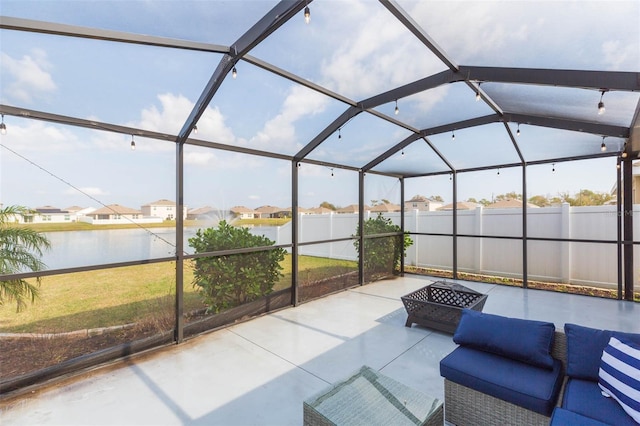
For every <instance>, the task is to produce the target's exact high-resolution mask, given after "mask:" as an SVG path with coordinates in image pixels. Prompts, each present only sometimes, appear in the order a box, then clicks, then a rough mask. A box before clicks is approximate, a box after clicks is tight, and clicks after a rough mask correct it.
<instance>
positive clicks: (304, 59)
mask: <svg viewBox="0 0 640 426" xmlns="http://www.w3.org/2000/svg"><path fill="white" fill-rule="evenodd" d="M399 4H400V5H401V6H402V7H403V8H404V9H406V10H407V11H408V12H410V13H411V14H412V16H413V17H414V19H415V21H416V22H417V23H418V24H419V25H421V27H422V28H423V29H424V30H425V31H426V32H427V33H428V34H429V35H430V36H431V37H432V38H433V39H434V40H436V41H437V43H438V44H439V46H440V47H441V48H442V49H443V50H444V51H445V52H446V53H447V54H448V56H449V57H451V58H452V59H453V60H454V61H455V62H456V63H458V64H469V65H478V66H502V67H531V68H557V69H587V70H606V71H634V72H638V71H640V47H639V46H640V29H639V28H640V25H639V23H640V3H639V2H637V1H596V2H588V1H586V2H585V1H575V2H572V1H538V2H522V1H513V2H493V1H491V2H490V1H475V2H462V1H455V2H450V1H448V2H431V1H420V2H419V1H406V0H404V1H399ZM273 5H275V2H273V1H249V2H240V1H237V2H234V1H206V0H200V1H182V2H179V1H170V0H167V1H127V2H123V1H115V0H111V1H82V0H76V1H56V2H53V1H30V0H26V1H25V0H20V1H14V0H2V4H1V6H0V7H1V8H0V13H1V14H2V15H3V16H11V17H20V18H27V19H36V20H43V21H51V22H57V23H65V24H72V25H81V26H93V27H97V28H102V29H108V30H115V31H126V32H131V33H138V34H149V35H157V36H162V37H170V38H176V39H186V40H192V41H201V42H206V43H213V44H218V45H223V46H228V45H230V44H231V43H233V42H234V41H235V40H236V39H237V38H238V37H240V36H241V35H242V34H243V32H244V31H246V29H248V28H249V27H250V26H251V25H252V24H253V23H254V22H256V21H257V20H258V19H259V18H260V17H261V16H262V15H263V14H264V13H266V12H267V11H268V10H269V9H270V8H271V7H273ZM310 8H311V13H312V17H311V22H310V23H309V24H308V25H307V24H305V23H304V21H303V19H302V16H300V19H296V18H293V19H292V20H290V21H289V22H287V23H286V24H285V25H284V26H283V27H282V28H280V29H279V30H278V31H276V32H275V33H274V34H273V35H272V36H271V37H269V38H268V39H267V40H265V41H264V42H263V43H261V44H260V45H258V46H257V47H256V48H255V49H253V50H252V51H251V52H250V54H251V55H252V56H254V57H257V58H259V59H261V60H264V61H267V62H269V63H271V64H273V65H276V66H278V67H280V68H283V69H285V70H287V71H290V72H293V73H296V74H298V75H300V76H301V77H303V78H305V79H308V80H310V81H312V82H314V83H317V84H320V85H322V86H324V87H326V88H328V89H329V90H332V91H335V92H337V93H340V94H342V95H343V96H346V97H348V98H349V99H352V100H355V101H359V100H363V99H366V98H368V97H371V96H374V95H377V94H379V93H382V92H384V91H387V90H390V89H392V88H394V87H397V86H399V85H402V84H407V83H410V82H412V81H415V80H418V79H420V78H424V77H426V76H429V75H432V74H435V73H437V72H440V71H443V70H445V69H446V66H445V65H444V64H443V63H442V62H441V61H439V60H438V59H437V58H436V57H435V56H434V55H433V54H432V53H431V52H430V51H429V50H428V49H426V47H425V46H424V45H422V44H421V43H419V42H418V41H417V40H416V39H415V37H413V36H412V35H411V34H410V33H409V32H408V31H407V30H406V28H404V27H403V26H402V25H401V24H399V23H398V22H397V20H395V18H393V16H392V15H391V14H390V13H389V11H387V10H386V9H385V8H384V7H383V6H381V5H380V3H379V2H377V1H372V0H360V1H355V0H351V1H334V0H326V1H323V0H318V1H315V2H312V3H311V4H310ZM0 37H1V39H2V43H1V45H0V72H1V75H0V76H1V79H0V83H1V84H0V102H1V103H2V104H4V105H10V106H16V107H22V108H27V109H34V110H38V111H44V112H50V113H55V114H61V115H67V116H74V117H80V118H83V119H88V120H95V121H97V122H105V123H113V124H119V125H124V126H130V127H135V128H142V129H145V130H150V131H156V132H163V133H167V134H177V133H178V132H179V130H180V129H181V128H182V125H183V124H184V121H185V119H186V118H187V117H188V115H189V113H190V112H191V110H192V109H193V107H194V105H195V102H196V101H197V99H198V97H199V96H200V94H201V92H202V90H203V88H204V86H205V85H206V83H207V81H208V80H209V78H210V76H211V74H212V72H213V70H214V69H215V68H216V66H217V64H218V62H219V61H220V59H221V55H220V54H215V53H204V52H190V51H186V50H184V51H183V50H177V49H161V48H157V47H148V46H136V45H122V44H117V43H112V42H105V41H95V40H83V39H73V38H68V37H59V36H47V35H42V34H32V33H22V32H16V31H8V30H0ZM237 70H238V76H237V78H236V79H233V78H231V76H227V78H226V79H225V81H224V82H223V84H222V86H221V87H220V90H219V91H218V92H217V93H216V95H215V97H214V99H213V101H212V102H211V104H210V105H209V106H208V108H207V109H206V111H205V113H204V114H203V116H202V118H201V119H200V121H199V122H198V134H197V135H191V136H192V137H194V138H197V139H202V140H205V141H211V142H216V143H221V144H226V145H232V146H241V147H247V148H252V149H257V150H264V151H272V152H276V153H279V154H285V155H293V154H295V153H296V152H298V150H300V149H301V148H302V147H304V146H305V145H306V144H307V143H308V142H309V141H311V140H312V139H313V138H314V137H315V136H316V135H317V134H318V133H319V132H320V131H322V130H323V129H324V128H325V127H326V126H327V125H329V124H330V123H331V122H332V121H333V120H334V119H335V118H336V117H337V116H339V115H340V114H341V113H342V112H344V111H345V110H346V108H347V105H345V104H344V103H342V102H340V101H337V100H334V99H331V98H328V97H326V96H324V95H320V94H318V93H316V92H313V91H311V90H310V89H307V88H304V87H300V86H298V85H295V84H293V83H292V82H290V81H288V80H285V79H282V78H280V77H278V76H275V75H273V74H270V73H268V72H265V71H264V70H262V69H259V68H257V67H255V66H253V65H251V64H249V63H247V62H244V61H240V62H239V63H238V64H237ZM506 86H508V85H504V84H503V85H500V84H490V83H487V84H486V85H483V86H482V87H483V89H486V91H487V93H489V94H490V95H494V96H495V98H496V99H500V100H502V99H504V100H505V102H512V103H511V104H509V107H510V108H511V109H513V110H517V109H518V108H522V105H521V104H519V103H518V102H517V100H518V99H522V98H518V97H517V95H520V96H524V95H526V96H527V98H531V99H536V100H538V101H539V102H540V105H541V107H543V108H546V107H547V106H548V102H547V101H552V104H553V105H571V106H573V107H575V105H573V104H572V102H575V99H579V101H580V102H582V103H583V104H584V105H587V107H585V110H584V111H583V110H582V109H580V108H577V109H575V111H577V112H575V114H577V115H578V116H582V115H585V114H586V115H587V116H589V115H588V114H592V113H593V117H592V119H593V120H594V121H598V120H608V121H606V122H614V123H619V124H622V125H625V123H627V124H628V123H629V122H630V121H631V119H632V117H633V112H634V111H635V106H636V104H637V102H638V94H627V93H607V94H606V96H605V98H604V100H605V101H606V102H607V115H606V116H605V117H604V118H603V117H600V116H597V115H596V114H595V113H594V111H595V105H596V104H597V102H598V100H599V97H600V93H599V92H597V91H593V90H580V89H571V90H566V91H560V92H559V94H556V92H553V93H551V92H549V91H548V89H547V88H536V87H526V88H522V87H506ZM518 91H520V92H518ZM513 93H515V94H516V97H515V101H510V98H509V97H508V95H510V94H513ZM540 105H537V106H538V107H540ZM394 107H395V103H390V104H386V105H381V106H379V107H377V108H376V109H377V110H378V111H379V112H382V113H384V114H388V115H389V116H394V114H393V109H394ZM398 107H399V111H400V113H399V114H398V115H397V116H395V117H397V119H399V120H400V119H401V120H403V121H405V122H406V123H408V124H409V125H411V126H414V127H416V128H418V129H422V128H428V127H433V126H438V125H441V124H445V123H447V122H452V121H459V120H465V119H469V118H473V117H477V116H482V115H487V114H490V113H491V109H490V108H489V107H488V106H487V105H486V104H484V103H483V102H479V103H478V102H476V101H475V99H474V93H473V92H472V91H471V90H470V89H468V87H466V85H463V84H451V85H447V86H442V87H439V88H437V89H434V90H430V91H427V92H424V93H420V94H417V95H413V96H410V97H408V98H405V99H400V100H398ZM558 112H559V113H562V111H561V110H559V111H558ZM589 117H590V119H591V116H589ZM4 121H5V123H6V125H7V129H8V132H7V134H6V135H3V136H0V144H2V146H1V147H0V203H3V204H5V205H10V204H20V205H26V206H30V207H39V206H44V205H53V206H55V207H59V208H65V207H69V206H72V205H79V206H82V207H99V206H100V205H105V204H121V205H125V206H128V207H132V208H139V207H140V206H141V205H143V204H146V203H149V202H152V201H155V200H158V199H163V198H166V199H170V200H175V194H176V190H175V187H176V182H175V153H176V150H175V146H174V145H173V144H172V143H170V142H165V141H156V140H149V139H144V138H142V137H136V136H135V135H133V136H132V135H122V134H115V133H109V132H104V131H99V130H89V129H81V128H75V127H72V126H62V125H57V124H53V123H47V122H42V121H36V120H29V119H25V118H23V117H13V116H5V117H4ZM496 126H497V127H496ZM511 127H512V131H515V128H516V126H515V124H514V123H512V124H511ZM520 130H521V132H522V134H521V136H520V137H519V139H518V141H519V143H521V145H522V146H521V147H522V151H523V153H524V154H525V157H526V158H527V159H530V160H537V159H542V158H544V157H545V155H546V154H547V152H548V151H550V150H552V149H555V148H556V147H557V146H558V145H559V144H566V146H567V149H566V152H563V155H580V154H582V153H596V152H598V151H599V147H600V143H601V142H602V139H601V137H600V136H599V135H585V134H573V133H572V132H564V133H562V132H555V131H550V130H547V129H540V128H535V127H533V126H524V125H523V126H521V127H520ZM567 133H571V134H567ZM409 134H410V132H409V131H407V130H406V129H403V128H400V127H398V126H395V125H393V124H390V123H388V122H385V121H382V120H378V119H375V118H374V117H373V116H371V115H370V114H366V113H363V114H359V115H358V116H356V117H355V118H354V119H353V120H351V121H349V122H348V123H347V124H345V125H344V126H343V128H341V130H340V135H339V137H338V135H335V134H334V135H332V136H331V137H330V138H329V139H328V140H327V141H326V143H324V144H323V145H322V146H321V147H320V148H318V149H316V150H314V151H313V152H312V153H311V155H310V158H312V159H314V160H318V161H326V162H330V163H338V164H345V165H348V166H353V167H359V166H362V165H364V164H367V163H368V162H369V161H371V160H372V159H374V158H376V157H377V155H378V154H379V153H381V152H384V151H385V150H386V149H388V148H390V147H392V146H394V145H395V144H397V143H398V142H400V141H401V140H402V139H404V138H405V137H407V136H408V135H409ZM455 136H456V139H455V144H454V143H453V141H452V139H451V135H450V134H448V133H447V134H442V135H435V136H433V137H432V138H430V140H431V141H432V143H433V144H434V146H435V147H436V148H437V149H438V150H440V151H441V152H443V153H445V155H446V156H447V158H448V159H449V160H450V161H451V162H452V163H453V164H454V165H455V166H456V167H462V168H464V167H482V166H488V165H491V164H495V163H496V162H517V161H518V157H517V153H516V152H515V149H514V148H513V145H512V144H511V141H510V140H509V139H508V138H507V137H506V133H505V132H504V128H503V127H502V126H501V125H498V124H495V125H488V126H483V128H478V129H473V130H461V131H459V132H456V134H455ZM132 139H134V141H135V144H136V149H135V150H134V151H132V150H131V149H130V144H131V140H132ZM623 143H624V141H622V140H619V139H615V138H608V139H607V144H608V146H610V147H611V149H616V148H619V147H621V145H622V144H623ZM184 161H185V179H184V186H185V204H186V205H187V206H188V207H189V208H197V207H202V206H206V205H208V206H213V207H217V208H221V209H226V208H230V207H232V206H236V205H244V206H247V207H252V208H255V207H258V206H261V205H277V206H280V207H288V206H290V204H291V192H292V189H291V175H292V170H291V169H292V165H291V163H290V162H289V161H283V160H276V159H269V158H261V157H257V156H251V155H244V154H237V153H232V152H225V151H222V150H211V149H205V148H200V147H195V146H187V147H186V148H185V155H184ZM398 168H406V169H408V170H412V171H415V172H416V173H427V172H442V171H444V170H446V167H445V165H444V164H443V163H442V161H440V160H439V159H438V158H437V156H435V154H434V153H433V152H432V151H430V150H429V149H428V147H427V146H426V144H425V143H424V142H423V141H418V142H417V143H414V144H412V145H410V146H409V147H407V148H406V149H405V151H404V155H402V153H401V154H396V155H394V156H393V157H392V158H390V159H389V160H388V161H387V162H385V163H384V164H382V165H381V166H380V168H379V170H380V171H392V170H397V169H398ZM299 176H300V179H299V189H300V193H299V204H300V205H301V206H303V207H314V206H317V205H319V204H320V203H321V202H323V201H328V202H330V203H332V204H334V205H337V206H346V205H348V204H354V203H357V200H358V175H357V173H356V172H353V171H348V170H344V169H340V168H331V167H325V166H315V165H310V164H305V163H303V164H301V165H300V167H299ZM615 177H616V169H615V159H614V158H607V159H600V160H589V161H583V162H573V163H560V164H557V165H553V166H552V165H550V164H549V165H542V166H531V167H529V168H528V172H527V191H528V192H527V195H529V196H533V195H538V194H542V195H549V196H553V195H557V194H558V193H561V192H569V193H575V192H577V191H579V190H581V189H591V190H594V191H600V192H608V191H610V190H611V188H612V186H613V184H614V183H615ZM521 182H522V171H521V169H520V168H513V169H501V170H498V169H494V170H488V171H485V172H481V173H474V174H466V176H465V174H460V175H459V179H458V184H459V186H458V198H459V199H467V198H469V197H474V198H476V199H482V198H485V199H491V198H492V197H493V196H495V195H498V194H502V193H507V192H512V191H515V192H518V193H520V192H521V189H520V185H521ZM365 185H366V192H365V202H367V203H369V202H371V201H372V200H381V199H387V200H390V201H392V202H399V199H400V183H399V180H398V179H396V178H389V177H380V176H376V175H374V174H368V175H367V176H366V178H365ZM417 194H420V195H426V196H432V195H439V196H441V197H443V198H444V199H445V200H447V201H451V199H452V187H451V180H450V179H449V176H448V175H441V176H434V177H429V178H420V179H407V180H406V181H405V198H407V199H408V198H410V197H412V196H413V195H417Z"/></svg>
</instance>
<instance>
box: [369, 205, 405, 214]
mask: <svg viewBox="0 0 640 426" xmlns="http://www.w3.org/2000/svg"><path fill="white" fill-rule="evenodd" d="M400 210H401V209H400V206H399V205H398V204H393V203H382V204H376V205H375V206H373V207H371V209H370V211H371V213H391V212H399V211H400Z"/></svg>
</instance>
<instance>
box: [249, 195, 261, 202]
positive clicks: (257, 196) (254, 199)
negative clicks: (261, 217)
mask: <svg viewBox="0 0 640 426" xmlns="http://www.w3.org/2000/svg"><path fill="white" fill-rule="evenodd" d="M247 198H248V199H250V200H251V201H256V200H259V199H260V196H259V195H249V196H247Z"/></svg>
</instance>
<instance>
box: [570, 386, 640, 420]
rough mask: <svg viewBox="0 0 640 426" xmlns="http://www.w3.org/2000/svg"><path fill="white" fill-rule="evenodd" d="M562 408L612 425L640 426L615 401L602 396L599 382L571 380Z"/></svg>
mask: <svg viewBox="0 0 640 426" xmlns="http://www.w3.org/2000/svg"><path fill="white" fill-rule="evenodd" d="M562 408H564V409H566V410H569V411H573V412H575V413H578V414H581V415H583V416H586V417H590V418H592V419H595V420H598V421H601V422H604V423H608V424H611V425H620V426H625V425H629V426H638V424H637V423H636V422H635V421H633V419H632V418H631V416H629V415H628V414H627V413H625V412H624V410H623V409H622V407H620V405H619V404H618V403H617V402H616V401H615V400H614V399H612V398H607V397H605V396H603V395H602V393H601V392H600V387H599V386H598V382H594V381H591V380H581V379H569V381H568V382H567V385H566V387H565V391H564V396H563V399H562Z"/></svg>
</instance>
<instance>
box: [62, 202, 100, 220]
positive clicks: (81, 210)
mask: <svg viewBox="0 0 640 426" xmlns="http://www.w3.org/2000/svg"><path fill="white" fill-rule="evenodd" d="M64 210H66V211H68V212H69V213H70V214H71V217H72V221H75V222H78V221H79V220H80V217H82V216H84V215H86V214H88V213H91V212H93V211H95V210H96V208H95V207H80V206H71V207H67V208H66V209H64Z"/></svg>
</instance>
